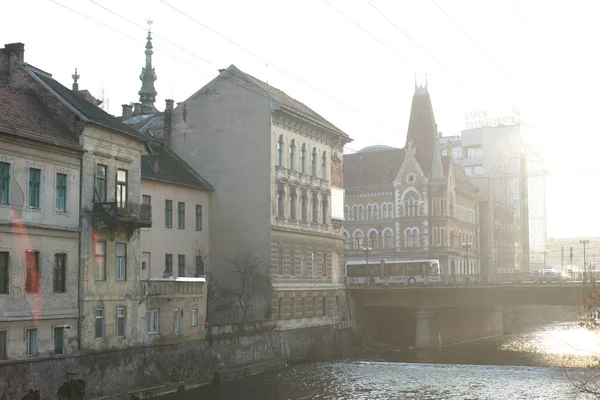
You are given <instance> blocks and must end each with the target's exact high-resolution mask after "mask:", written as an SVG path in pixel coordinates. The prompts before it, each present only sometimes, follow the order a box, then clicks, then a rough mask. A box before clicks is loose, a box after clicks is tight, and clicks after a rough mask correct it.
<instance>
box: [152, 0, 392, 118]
mask: <svg viewBox="0 0 600 400" xmlns="http://www.w3.org/2000/svg"><path fill="white" fill-rule="evenodd" d="M161 2H162V3H164V4H165V5H167V6H169V7H170V8H171V9H173V10H174V11H176V12H178V13H179V14H181V15H183V16H184V17H186V18H188V19H189V20H191V21H193V22H195V23H196V24H198V25H200V26H202V27H203V28H205V29H207V30H209V31H210V32H212V33H214V34H215V35H217V36H219V37H220V38H222V39H224V40H226V41H227V42H229V43H231V44H233V45H234V46H236V47H238V48H240V49H242V50H243V51H245V52H246V53H248V54H250V55H251V56H253V57H255V58H257V59H259V60H261V61H262V62H264V63H267V64H269V65H270V66H271V67H273V68H275V69H276V70H278V71H279V72H281V73H283V74H284V75H286V76H288V77H290V78H292V79H294V80H295V81H297V82H300V83H302V84H303V85H305V86H307V87H308V88H310V89H312V90H314V91H315V92H317V93H319V94H321V95H323V96H325V97H327V98H328V99H330V100H332V101H334V102H336V103H338V104H340V105H342V106H343V107H345V108H347V109H349V110H350V111H353V112H357V113H359V114H361V115H363V116H364V117H366V118H368V119H370V120H372V121H374V122H377V123H378V124H379V125H381V126H385V127H387V128H388V129H392V130H398V127H390V126H387V124H384V123H382V122H380V121H378V120H377V119H375V118H373V117H372V116H370V115H368V114H366V113H364V112H362V111H361V110H358V109H356V108H354V107H352V106H350V105H348V104H346V103H344V102H343V101H341V100H338V99H337V98H335V97H333V96H332V95H330V94H329V93H326V92H324V91H322V90H321V89H319V88H317V87H315V86H314V85H311V84H310V83H308V82H306V81H304V80H303V79H301V78H298V77H297V76H295V75H293V74H291V73H290V72H288V71H286V70H284V69H283V68H281V67H279V66H277V65H275V64H273V63H272V62H271V61H269V60H267V59H266V58H264V57H262V56H260V55H258V54H256V53H254V52H253V51H251V50H249V49H248V48H246V47H244V46H242V45H241V44H239V43H237V42H236V41H234V40H233V39H230V38H229V37H227V36H225V35H223V34H222V33H220V32H218V31H216V30H215V29H213V28H211V27H210V26H208V25H206V24H204V23H203V22H201V21H199V20H198V19H196V18H194V17H192V16H191V15H189V14H188V13H186V12H184V11H182V10H180V9H178V8H177V7H175V6H173V5H172V4H170V3H169V2H167V1H165V0H161Z"/></svg>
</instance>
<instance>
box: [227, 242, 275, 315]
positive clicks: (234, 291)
mask: <svg viewBox="0 0 600 400" xmlns="http://www.w3.org/2000/svg"><path fill="white" fill-rule="evenodd" d="M228 263H229V264H230V267H231V268H230V269H229V273H228V278H229V279H228V290H227V292H228V294H229V295H230V296H231V297H232V298H233V300H234V302H235V304H236V306H237V307H238V310H239V316H240V319H241V320H242V321H246V320H247V319H248V318H249V317H250V316H251V315H252V311H253V309H254V308H255V307H256V306H257V305H256V303H257V302H258V301H259V300H260V298H261V297H270V293H271V280H270V270H269V266H270V263H269V262H268V261H267V259H266V258H265V257H264V256H263V255H261V254H259V253H257V252H253V251H248V250H246V251H240V252H238V253H237V254H236V255H235V256H234V257H232V258H230V259H229V260H228Z"/></svg>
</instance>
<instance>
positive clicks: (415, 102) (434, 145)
mask: <svg viewBox="0 0 600 400" xmlns="http://www.w3.org/2000/svg"><path fill="white" fill-rule="evenodd" d="M411 140H412V141H413V146H414V147H415V149H416V158H417V160H418V162H419V165H420V166H421V169H422V170H423V172H425V173H426V174H428V175H429V174H430V173H431V172H435V173H436V174H435V175H437V174H438V173H439V171H440V168H439V165H441V152H440V146H439V143H438V142H437V124H436V123H435V117H434V115H433V107H432V105H431V98H430V97H429V92H428V91H427V85H425V86H418V85H415V94H414V95H413V99H412V106H411V110H410V119H409V121H408V132H407V134H406V144H407V145H408V143H409V142H410V141H411ZM438 152H439V153H440V154H439V155H437V154H436V153H438ZM436 178H437V176H436Z"/></svg>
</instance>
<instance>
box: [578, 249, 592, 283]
mask: <svg viewBox="0 0 600 400" xmlns="http://www.w3.org/2000/svg"><path fill="white" fill-rule="evenodd" d="M579 243H581V244H582V245H583V283H584V284H585V283H586V282H587V260H586V258H585V245H586V244H589V243H590V239H579Z"/></svg>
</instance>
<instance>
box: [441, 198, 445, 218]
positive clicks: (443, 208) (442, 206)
mask: <svg viewBox="0 0 600 400" xmlns="http://www.w3.org/2000/svg"><path fill="white" fill-rule="evenodd" d="M440 206H441V208H442V215H446V200H444V199H441V200H440Z"/></svg>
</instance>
